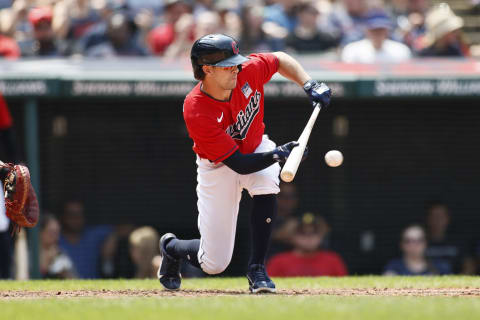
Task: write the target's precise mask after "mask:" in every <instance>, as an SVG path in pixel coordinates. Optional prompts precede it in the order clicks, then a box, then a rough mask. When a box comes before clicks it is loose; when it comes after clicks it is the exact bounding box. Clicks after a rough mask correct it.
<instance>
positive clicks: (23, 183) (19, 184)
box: [0, 162, 40, 233]
mask: <svg viewBox="0 0 480 320" xmlns="http://www.w3.org/2000/svg"><path fill="white" fill-rule="evenodd" d="M0 179H1V181H2V182H3V191H4V193H5V207H6V213H7V217H8V218H9V219H10V220H12V222H13V233H16V232H18V231H20V228H22V227H34V226H35V225H36V224H37V221H38V215H39V211H40V210H39V207H38V201H37V196H36V195H35V191H34V190H33V186H32V183H31V182H30V172H29V171H28V168H27V167H26V166H23V165H13V164H11V163H3V162H0Z"/></svg>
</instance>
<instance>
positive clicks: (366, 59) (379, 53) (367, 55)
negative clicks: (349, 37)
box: [342, 39, 411, 63]
mask: <svg viewBox="0 0 480 320" xmlns="http://www.w3.org/2000/svg"><path fill="white" fill-rule="evenodd" d="M410 57H411V51H410V49H409V48H408V47H407V46H406V45H404V44H403V43H400V42H397V41H393V40H390V39H386V40H385V41H384V42H383V44H382V47H381V48H380V50H375V48H374V46H373V44H372V42H371V41H370V40H369V39H363V40H360V41H356V42H352V43H350V44H348V45H346V46H345V48H343V51H342V61H343V62H348V63H399V62H403V61H406V60H408V59H410Z"/></svg>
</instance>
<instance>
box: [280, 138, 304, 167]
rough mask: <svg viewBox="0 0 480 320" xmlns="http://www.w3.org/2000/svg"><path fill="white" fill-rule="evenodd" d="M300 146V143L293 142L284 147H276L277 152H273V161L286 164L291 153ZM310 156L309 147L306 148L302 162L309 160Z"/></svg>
mask: <svg viewBox="0 0 480 320" xmlns="http://www.w3.org/2000/svg"><path fill="white" fill-rule="evenodd" d="M296 146H298V142H296V141H292V142H289V143H286V144H284V145H282V146H279V147H276V148H275V150H273V159H274V160H275V161H277V162H280V163H284V162H285V161H287V159H288V156H289V155H290V152H292V150H293V148H295V147H296ZM307 155H308V146H306V147H305V151H304V152H303V156H302V161H303V160H305V159H306V158H307Z"/></svg>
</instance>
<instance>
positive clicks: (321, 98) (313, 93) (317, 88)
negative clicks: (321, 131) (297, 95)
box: [303, 80, 332, 108]
mask: <svg viewBox="0 0 480 320" xmlns="http://www.w3.org/2000/svg"><path fill="white" fill-rule="evenodd" d="M303 90H305V93H306V94H307V95H308V97H309V98H310V101H312V104H313V106H315V105H316V104H317V103H320V105H321V106H322V108H326V107H327V106H328V105H329V104H330V97H331V96H332V90H330V88H329V87H328V86H327V85H326V84H325V83H323V82H322V83H318V82H317V81H315V80H308V81H307V82H305V84H304V85H303Z"/></svg>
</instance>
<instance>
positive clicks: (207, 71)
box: [202, 65, 213, 74]
mask: <svg viewBox="0 0 480 320" xmlns="http://www.w3.org/2000/svg"><path fill="white" fill-rule="evenodd" d="M202 70H203V73H205V74H211V73H212V72H213V68H212V66H206V65H203V66H202Z"/></svg>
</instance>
